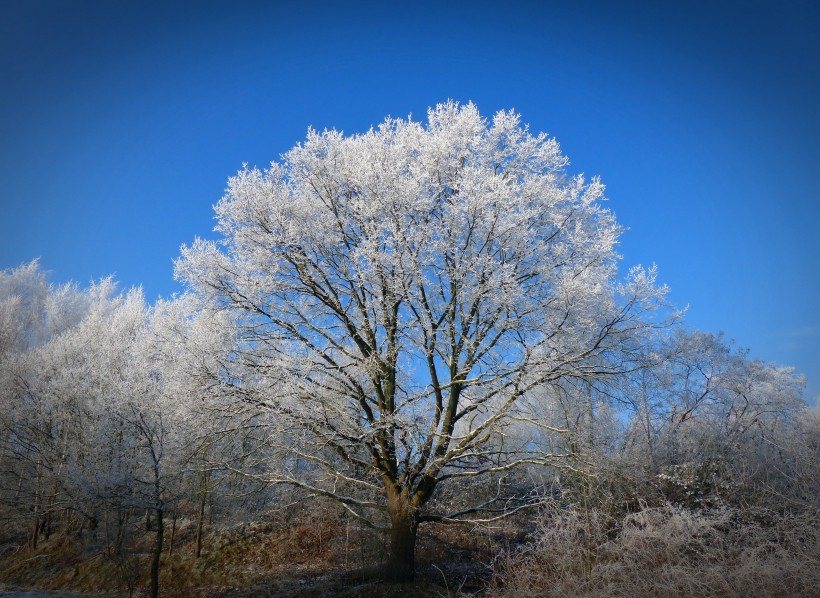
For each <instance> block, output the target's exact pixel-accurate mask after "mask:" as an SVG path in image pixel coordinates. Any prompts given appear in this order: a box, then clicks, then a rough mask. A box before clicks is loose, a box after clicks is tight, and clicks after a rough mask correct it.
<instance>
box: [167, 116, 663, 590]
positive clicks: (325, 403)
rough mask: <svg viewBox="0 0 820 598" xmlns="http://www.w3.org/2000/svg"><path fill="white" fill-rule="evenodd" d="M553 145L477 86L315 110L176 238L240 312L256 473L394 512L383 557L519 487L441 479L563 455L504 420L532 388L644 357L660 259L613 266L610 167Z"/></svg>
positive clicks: (363, 509) (237, 383)
mask: <svg viewBox="0 0 820 598" xmlns="http://www.w3.org/2000/svg"><path fill="white" fill-rule="evenodd" d="M566 166H567V159H566V158H565V157H564V156H563V155H562V153H561V151H560V148H559V145H558V143H557V142H556V141H555V140H554V139H551V138H548V137H547V136H546V135H544V134H539V135H533V134H531V133H530V132H529V131H528V129H527V127H525V126H522V124H521V122H520V118H519V116H518V115H517V114H515V113H513V112H499V113H498V114H496V115H495V117H494V118H493V119H492V122H488V121H487V120H486V119H484V118H482V117H481V116H480V114H479V112H478V110H477V109H476V107H475V106H474V105H472V104H468V105H466V106H460V105H458V104H455V103H447V104H442V105H439V106H437V107H436V108H435V109H431V110H430V111H429V113H428V122H427V123H426V125H424V124H422V123H419V122H415V121H412V120H410V119H408V120H402V119H387V120H386V121H385V122H384V123H383V124H382V125H381V126H379V127H378V128H377V129H372V130H370V131H369V132H367V133H366V134H362V135H354V136H344V135H343V134H342V133H340V132H337V131H325V132H322V133H319V132H316V131H309V132H308V136H307V139H306V140H305V141H304V142H303V143H301V144H299V145H297V146H296V147H294V148H293V149H292V150H290V151H289V152H287V153H286V154H284V155H283V156H282V159H281V161H279V162H274V163H272V164H271V166H270V168H269V169H266V170H264V171H261V170H258V169H255V168H253V169H249V168H245V169H243V170H242V171H240V172H239V173H238V174H237V175H236V176H235V177H233V178H231V179H230V181H229V186H228V189H227V192H226V195H225V196H224V197H223V198H222V200H221V201H220V202H219V203H218V204H217V206H216V208H215V209H216V215H217V220H218V224H217V226H216V230H217V231H218V232H219V233H221V235H222V239H221V241H218V242H212V241H205V240H201V239H197V240H196V241H195V242H194V243H193V245H191V246H190V247H183V249H182V256H181V258H180V259H179V260H178V262H177V265H176V273H177V277H178V278H180V279H181V280H183V281H185V282H186V283H187V284H188V285H189V286H190V287H192V288H193V289H194V290H195V291H196V292H198V293H200V294H201V295H202V296H203V297H204V298H205V299H207V300H208V301H209V302H210V303H211V305H212V306H213V308H215V309H220V310H227V311H229V312H231V313H232V314H233V315H234V320H233V321H234V322H235V325H236V326H237V327H238V328H237V338H238V339H239V341H238V343H237V345H236V347H235V348H234V351H233V353H232V354H231V356H230V357H231V359H232V360H233V364H234V366H233V367H235V368H236V375H235V376H226V377H225V383H226V384H229V385H231V386H233V387H234V396H235V397H236V398H237V399H239V403H241V404H243V405H245V406H248V407H249V408H250V409H251V412H255V413H258V414H259V416H258V417H259V418H260V419H259V420H258V422H256V423H259V422H263V421H264V423H265V424H266V425H268V426H274V428H276V427H279V429H280V430H281V431H282V434H281V435H278V434H271V433H270V431H269V432H268V433H267V436H266V438H267V439H268V440H270V439H271V438H273V439H274V444H275V443H279V444H281V448H282V451H283V453H282V458H281V459H271V460H270V462H269V463H268V468H267V470H266V471H265V476H266V479H268V480H270V481H271V482H275V483H283V482H284V483H290V484H294V485H297V486H301V487H302V488H304V489H306V490H308V491H310V492H312V493H314V494H317V495H324V496H329V497H332V498H335V499H336V500H338V501H339V502H341V503H342V504H343V505H344V506H346V507H347V508H348V509H349V510H350V511H351V512H352V513H354V514H355V515H357V516H359V517H362V518H365V519H368V520H370V521H378V520H379V516H380V515H381V516H384V514H385V513H386V515H387V517H385V521H386V520H387V519H388V518H389V527H390V538H391V550H390V562H389V567H388V571H389V572H390V573H391V574H392V575H393V576H395V577H397V578H409V577H412V575H413V573H414V548H415V542H416V533H417V529H418V525H419V523H421V522H424V521H434V520H438V521H451V520H456V519H458V518H459V517H461V516H465V515H470V516H478V515H477V514H479V513H481V511H482V510H483V511H486V512H487V513H490V514H491V515H492V514H494V513H498V512H499V511H504V512H507V511H509V510H511V509H513V508H515V507H516V506H521V505H523V504H526V502H525V501H524V502H522V501H516V500H515V497H512V496H507V495H505V494H504V493H503V492H501V491H500V493H499V495H498V496H496V497H495V500H492V499H491V500H486V497H485V499H481V500H480V501H478V502H481V504H474V505H472V506H471V507H470V508H466V509H461V510H460V511H459V512H458V513H448V512H444V511H439V510H437V509H434V508H433V505H434V502H431V500H430V499H431V497H433V496H434V493H435V491H436V489H437V488H438V487H440V486H441V485H442V484H445V483H449V482H451V481H454V480H456V479H458V478H473V477H474V476H479V475H482V474H495V473H498V472H503V471H506V470H509V469H512V468H514V467H516V466H518V465H523V464H529V463H543V462H548V463H549V462H555V460H557V459H560V457H561V456H560V455H553V454H545V453H544V452H542V451H541V450H540V449H539V445H538V443H536V442H531V441H527V440H526V435H522V434H521V433H520V432H518V431H519V430H520V429H521V427H522V426H524V427H526V426H527V425H530V426H537V425H539V421H538V420H537V418H535V417H533V414H534V413H537V412H538V409H537V408H534V405H533V402H534V401H538V400H540V399H539V397H545V396H549V394H550V393H549V392H542V391H543V390H544V389H545V388H547V389H548V388H549V387H551V386H557V385H560V384H561V383H562V381H566V382H568V383H569V382H572V383H578V382H583V381H588V382H594V381H600V380H605V379H606V378H607V377H610V376H613V375H616V374H619V373H622V372H624V371H628V370H630V369H632V368H634V367H636V366H637V362H636V360H637V359H638V358H639V356H640V355H641V354H642V352H643V347H644V345H645V342H646V337H647V335H648V334H649V333H651V330H652V329H653V328H654V327H656V326H658V325H660V324H662V322H660V321H659V319H658V318H659V317H658V316H657V312H656V311H655V310H656V308H657V307H658V306H659V305H660V304H661V303H662V302H663V296H664V292H665V289H664V288H662V287H658V286H657V285H656V284H655V275H654V271H652V270H649V271H645V270H643V269H640V268H634V269H632V270H630V271H629V273H628V274H627V275H626V276H625V277H623V278H622V279H621V278H619V276H618V271H617V266H618V258H619V256H618V255H617V253H616V244H617V241H618V236H619V233H620V230H621V229H620V227H619V226H618V224H617V223H616V221H615V218H614V216H613V214H612V213H611V212H610V211H608V210H607V209H605V208H604V207H602V201H603V199H604V196H603V193H604V188H603V185H602V184H601V183H600V182H599V181H598V180H597V179H593V180H592V181H585V180H584V178H583V177H582V176H573V177H571V176H569V175H568V174H567V172H566ZM535 391H538V392H535ZM256 423H254V425H253V426H251V427H249V429H253V430H257V429H258V428H257V427H256ZM511 427H515V428H516V430H517V433H516V434H514V435H513V434H510V435H509V436H508V435H507V434H506V432H507V431H508V430H509V429H511ZM285 433H286V434H285ZM512 438H517V439H519V440H517V441H513V440H511V439H512ZM276 439H278V440H276ZM260 440H261V438H260ZM519 498H522V497H519ZM522 500H523V499H522ZM491 515H488V516H491Z"/></svg>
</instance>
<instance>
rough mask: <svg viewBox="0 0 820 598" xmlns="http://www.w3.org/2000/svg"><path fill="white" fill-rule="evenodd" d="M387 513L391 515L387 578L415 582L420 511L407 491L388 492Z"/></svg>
mask: <svg viewBox="0 0 820 598" xmlns="http://www.w3.org/2000/svg"><path fill="white" fill-rule="evenodd" d="M387 511H388V513H389V514H390V554H389V555H388V560H387V570H386V571H385V576H386V578H387V579H388V580H390V581H398V582H405V581H413V577H414V576H415V573H416V537H417V534H418V527H419V521H418V509H416V508H415V507H414V506H413V505H412V504H411V502H410V499H409V497H408V496H407V491H406V490H405V491H404V492H396V491H395V490H393V491H391V490H388V498H387Z"/></svg>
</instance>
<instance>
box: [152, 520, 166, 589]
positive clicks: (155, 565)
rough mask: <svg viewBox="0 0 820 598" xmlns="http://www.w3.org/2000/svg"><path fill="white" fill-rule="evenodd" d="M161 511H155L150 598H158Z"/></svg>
mask: <svg viewBox="0 0 820 598" xmlns="http://www.w3.org/2000/svg"><path fill="white" fill-rule="evenodd" d="M163 527H164V525H163V522H162V509H161V508H159V509H157V539H156V543H155V544H154V554H153V555H152V556H151V593H150V596H151V598H157V597H158V596H159V560H160V558H161V557H162V539H163Z"/></svg>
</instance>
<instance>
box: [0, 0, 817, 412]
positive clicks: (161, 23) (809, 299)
mask: <svg viewBox="0 0 820 598" xmlns="http://www.w3.org/2000/svg"><path fill="white" fill-rule="evenodd" d="M442 4H445V5H446V6H438V3H437V2H426V1H425V2H414V3H408V4H400V3H391V2H348V3H343V2H337V3H330V2H325V3H323V2H302V3H296V2H288V3H277V2H266V3H262V2H245V3H242V2H222V3H216V2H208V1H200V2H189V3H185V2H171V1H165V2H128V3H126V2H115V1H112V0H107V1H96V2H83V1H74V2H65V1H62V0H49V1H46V0H2V1H0V181H2V186H0V209H1V211H0V214H2V216H1V217H0V268H7V267H11V266H15V265H17V264H19V263H21V262H24V261H28V260H30V259H32V258H34V257H37V256H40V257H41V258H42V264H43V266H44V267H45V268H46V269H48V270H51V271H53V277H54V280H56V281H64V280H69V279H73V280H77V281H79V282H80V283H87V282H88V281H89V280H90V279H92V278H93V279H97V278H100V277H102V276H105V275H107V274H111V273H113V274H115V276H116V278H117V279H118V280H120V281H121V283H122V285H123V286H125V287H128V286H131V285H142V286H143V287H144V289H145V292H146V295H147V297H148V298H149V299H150V300H153V299H154V298H156V297H157V296H159V295H162V296H168V295H170V294H171V293H173V292H175V291H178V290H180V288H179V286H178V285H177V284H176V283H175V282H174V281H173V279H172V270H173V267H172V260H173V259H174V258H175V257H176V256H177V255H178V251H179V246H180V244H181V243H187V242H190V241H191V240H192V239H193V238H194V236H195V235H202V236H212V235H213V233H211V229H212V227H213V220H212V209H211V206H212V205H213V204H214V203H215V202H216V201H217V200H218V199H219V198H220V196H221V194H222V191H223V189H224V187H225V182H226V179H227V177H228V176H230V175H232V174H233V173H235V172H236V170H237V169H239V168H240V167H241V165H242V163H243V162H248V163H250V164H252V165H259V166H266V165H267V164H268V163H269V162H270V160H272V159H276V158H278V156H279V154H280V153H282V152H284V151H286V150H287V149H289V148H290V147H292V146H293V145H294V144H295V143H296V142H297V141H299V140H301V139H302V138H303V137H304V134H305V131H306V129H307V127H308V125H312V126H313V127H315V128H318V129H322V128H325V127H328V128H330V127H336V128H337V129H341V130H343V131H345V132H346V133H354V132H360V131H364V130H366V129H367V128H369V127H370V125H371V124H378V123H379V122H380V121H381V120H382V119H383V118H384V117H385V116H387V115H392V116H406V115H407V114H409V113H412V114H413V115H414V116H415V117H416V118H423V117H424V114H425V111H426V108H427V107H428V106H430V105H434V104H436V103H437V102H441V101H444V100H446V99H448V98H452V99H455V100H459V101H462V102H466V101H468V100H472V101H474V102H475V103H476V104H477V105H478V107H479V109H480V110H481V111H482V112H483V113H484V114H485V115H486V116H491V115H492V113H494V112H495V111H496V110H498V109H501V108H515V109H516V110H518V111H519V112H520V113H521V114H522V115H523V118H524V120H525V121H526V122H529V123H530V124H531V126H532V128H533V129H534V130H536V131H546V132H548V133H550V134H551V135H554V136H555V137H556V138H557V139H558V140H559V141H560V142H561V144H562V146H563V148H564V151H565V152H566V153H567V155H568V156H569V158H570V159H571V161H572V166H571V171H572V172H585V173H587V174H598V175H600V176H601V177H602V179H603V181H604V182H605V183H606V184H607V188H608V196H609V198H610V202H609V207H610V208H611V209H612V210H613V211H614V212H615V213H616V214H617V216H618V219H619V221H620V222H621V223H622V224H624V225H626V226H627V227H629V231H628V232H627V233H626V234H625V235H624V236H623V239H622V245H621V251H622V253H623V255H624V263H625V265H631V264H635V263H643V264H651V263H653V262H654V263H657V264H658V266H659V267H660V272H661V277H662V279H663V280H664V281H665V282H667V283H668V284H669V285H670V286H671V288H672V299H673V300H674V301H675V302H676V303H677V304H679V305H687V304H688V305H690V310H689V313H688V316H687V321H688V324H689V326H691V327H692V328H699V329H701V330H709V331H718V330H724V331H725V332H726V334H727V335H728V336H729V337H733V338H735V339H736V340H737V341H738V343H739V344H741V345H744V346H748V347H749V348H750V349H751V351H752V355H753V356H755V357H759V358H762V359H765V360H767V361H768V360H771V361H776V362H779V363H784V364H792V365H795V366H796V367H797V368H798V369H799V370H800V371H802V372H804V373H806V374H807V376H808V379H809V389H808V392H807V398H809V399H813V398H814V397H815V396H817V395H820V313H818V299H819V298H820V274H818V266H817V261H818V258H820V234H818V225H820V201H818V200H820V197H818V190H817V189H818V187H817V179H818V166H817V161H818V158H820V109H819V108H818V107H819V106H820V60H819V59H818V57H820V38H819V37H818V36H820V34H819V33H818V32H820V5H819V4H818V3H817V2H812V1H783V0H780V1H770V2H763V1H755V0H746V1H743V2H721V1H716V0H713V1H708V2H701V1H695V2H685V3H676V4H680V6H677V7H670V6H665V5H666V4H671V3H665V2H649V1H647V2H604V1H600V2H583V1H578V2H569V1H567V2H549V1H545V2H517V1H515V0H507V1H505V2H499V1H497V0H496V1H494V2H482V1H472V2H450V3H444V2H442Z"/></svg>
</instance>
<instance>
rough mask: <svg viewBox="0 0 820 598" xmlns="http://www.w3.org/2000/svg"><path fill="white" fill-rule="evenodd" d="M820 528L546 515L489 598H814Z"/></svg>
mask: <svg viewBox="0 0 820 598" xmlns="http://www.w3.org/2000/svg"><path fill="white" fill-rule="evenodd" d="M818 590H820V522H818V521H817V519H816V518H813V517H810V516H808V515H804V516H802V517H799V518H787V517H779V516H774V515H773V514H766V516H765V517H758V518H753V517H747V518H746V519H745V520H743V519H742V518H741V517H740V515H739V513H737V512H731V511H728V510H726V511H715V512H711V513H693V512H690V511H685V510H681V509H679V508H674V507H671V506H664V507H661V508H657V509H647V510H644V511H642V512H640V513H636V514H632V515H629V516H627V517H625V518H623V519H621V520H619V521H616V520H613V519H612V518H610V517H607V516H606V515H604V514H602V513H600V512H591V513H589V514H588V515H585V514H584V513H581V512H563V513H561V512H557V511H552V512H549V513H547V514H545V516H544V517H543V518H542V519H541V520H540V524H539V529H538V533H537V540H536V541H535V542H534V543H533V544H531V545H529V546H528V547H527V548H526V549H525V550H523V551H521V552H520V553H518V554H515V555H509V554H508V555H507V556H505V557H503V558H502V559H500V560H499V562H498V566H497V573H496V577H495V579H494V583H493V587H492V589H491V590H490V591H489V592H488V595H490V596H494V597H515V598H524V597H528V596H545V597H546V596H551V597H563V596H595V597H609V596H612V597H615V596H624V597H625V596H654V597H658V598H662V597H667V596H668V597H670V598H671V597H681V596H692V597H699V598H700V597H738V598H739V597H746V596H771V597H780V596H784V597H785V596H789V597H796V596H807V597H808V596H812V597H813V596H816V595H817V593H818Z"/></svg>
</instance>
